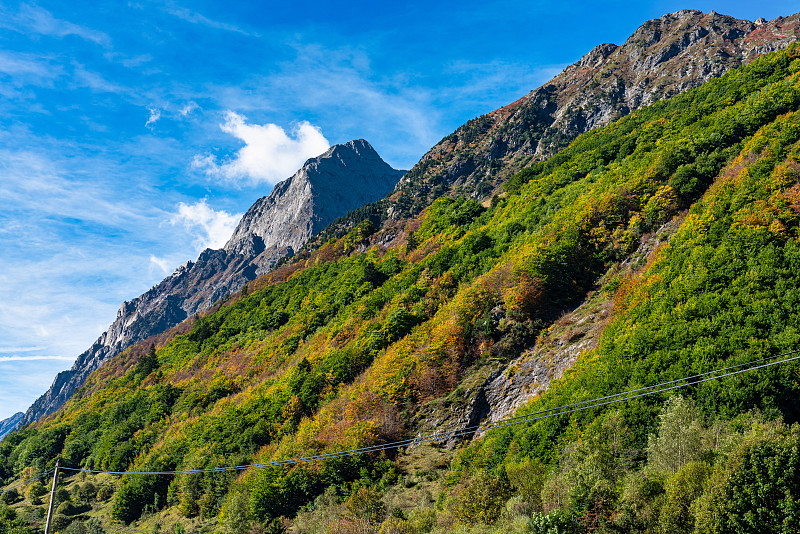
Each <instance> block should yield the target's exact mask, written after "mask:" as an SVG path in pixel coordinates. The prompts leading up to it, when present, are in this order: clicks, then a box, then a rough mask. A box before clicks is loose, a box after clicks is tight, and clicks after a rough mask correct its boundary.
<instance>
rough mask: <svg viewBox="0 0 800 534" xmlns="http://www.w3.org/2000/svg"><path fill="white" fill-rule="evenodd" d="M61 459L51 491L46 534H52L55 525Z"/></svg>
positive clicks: (58, 460)
mask: <svg viewBox="0 0 800 534" xmlns="http://www.w3.org/2000/svg"><path fill="white" fill-rule="evenodd" d="M60 464H61V458H58V459H56V470H55V472H54V473H53V487H52V488H51V489H50V503H49V504H48V505H47V523H46V524H45V526H44V534H50V525H51V524H52V523H53V507H54V506H55V504H56V486H58V468H59V466H60Z"/></svg>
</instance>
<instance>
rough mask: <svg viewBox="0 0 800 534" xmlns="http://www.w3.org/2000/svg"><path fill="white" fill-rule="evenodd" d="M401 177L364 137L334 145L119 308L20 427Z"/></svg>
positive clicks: (385, 190)
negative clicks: (223, 239)
mask: <svg viewBox="0 0 800 534" xmlns="http://www.w3.org/2000/svg"><path fill="white" fill-rule="evenodd" d="M404 172H405V171H399V170H395V169H393V168H391V167H390V166H389V165H388V164H387V163H386V162H384V161H383V160H382V159H381V157H380V156H379V155H378V153H377V152H375V150H374V149H373V148H372V146H371V145H370V144H369V143H368V142H366V141H365V140H363V139H359V140H356V141H350V142H348V143H345V144H343V145H335V146H333V147H331V148H330V149H328V151H326V152H325V153H324V154H322V155H321V156H319V157H316V158H312V159H309V160H308V161H307V162H306V163H305V164H304V165H303V167H302V168H301V169H300V170H299V171H297V172H296V173H295V174H294V176H292V177H291V178H288V179H287V180H284V181H283V182H280V183H279V184H277V185H276V186H275V187H274V189H273V190H272V192H271V193H270V194H269V196H266V197H262V198H260V199H259V200H257V201H256V202H255V204H253V206H252V207H251V208H250V209H249V210H248V211H247V213H246V214H245V215H244V217H243V218H242V220H241V221H240V222H239V224H238V226H237V227H236V230H235V231H234V233H233V236H232V237H231V238H230V240H229V241H228V243H227V244H226V245H225V247H223V248H222V249H220V250H211V249H206V250H204V251H203V252H202V253H200V256H199V257H198V258H197V261H195V262H192V261H189V262H186V263H185V264H184V265H182V266H180V267H178V269H177V270H176V271H175V272H174V273H172V274H171V275H170V276H168V277H167V278H165V279H164V280H162V281H161V282H160V283H159V284H158V285H157V286H155V287H153V288H152V289H150V290H149V291H148V292H146V293H144V294H143V295H141V296H139V297H137V298H135V299H133V300H132V301H130V302H124V303H123V304H122V306H121V307H120V309H119V311H118V312H117V318H116V319H115V321H114V323H113V324H112V325H111V326H110V327H109V329H108V330H107V331H106V332H105V333H103V335H101V336H100V338H98V340H97V341H95V343H94V344H93V345H92V346H91V347H90V348H89V349H88V350H86V351H85V352H84V353H83V354H81V355H80V356H79V357H78V359H77V360H76V361H75V364H74V365H73V366H72V369H70V370H68V371H63V372H61V373H59V374H58V376H56V379H55V381H54V382H53V385H52V386H51V387H50V389H49V390H48V391H47V392H46V393H45V394H44V395H42V396H41V397H39V399H37V400H36V402H35V403H34V404H33V405H32V406H31V407H30V408H29V409H28V411H27V413H26V414H25V416H24V418H23V419H22V421H21V424H27V423H31V422H33V421H36V420H37V419H39V418H41V417H43V416H45V415H48V414H50V413H52V412H54V411H55V410H57V409H58V408H59V407H60V406H62V405H63V404H64V403H65V402H66V401H67V399H69V398H70V397H71V396H72V395H73V394H74V393H75V391H77V390H78V388H80V386H81V385H83V383H84V382H85V381H86V378H87V377H88V376H89V375H90V374H91V373H92V372H93V371H94V370H96V369H97V368H99V367H100V366H101V365H103V364H104V363H105V362H107V361H108V360H109V359H111V358H113V357H114V356H115V355H117V354H119V353H121V352H122V351H124V350H125V349H126V348H128V347H129V346H131V345H133V344H135V343H138V342H140V341H143V340H145V339H147V338H148V337H150V336H153V335H155V334H159V333H161V332H164V331H165V330H167V329H168V328H171V327H172V326H175V325H176V324H178V323H180V322H181V321H183V320H184V319H186V318H187V317H190V316H191V315H193V314H195V313H197V312H202V311H204V310H206V309H208V308H210V307H211V306H212V305H213V304H214V303H215V302H217V301H218V300H220V299H221V298H224V297H225V296H227V295H229V294H230V293H233V292H236V291H239V290H240V289H241V288H242V287H243V286H244V285H245V284H246V283H247V282H248V281H250V280H254V279H255V278H257V277H258V276H260V275H261V274H264V273H266V272H268V271H269V270H271V269H272V267H273V266H274V265H275V264H276V263H277V262H278V261H279V260H280V259H281V258H283V257H285V256H291V255H292V254H293V253H294V251H296V250H297V249H299V248H300V247H301V246H303V244H304V243H305V242H306V241H307V240H308V239H309V238H310V237H311V236H313V235H314V234H316V233H317V232H319V231H320V230H322V229H323V228H324V227H325V226H326V225H328V224H329V223H331V222H332V221H333V220H334V219H336V218H337V217H340V216H342V215H344V214H346V213H347V212H348V211H351V210H354V209H356V208H358V207H360V206H362V205H364V204H366V203H368V202H372V201H375V200H378V199H380V198H382V197H383V196H384V195H386V194H387V193H388V192H390V191H391V190H392V188H393V187H394V186H395V184H396V183H397V181H398V180H399V179H400V178H401V176H402V175H403V173H404Z"/></svg>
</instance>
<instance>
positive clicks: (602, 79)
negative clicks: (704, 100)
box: [388, 10, 800, 220]
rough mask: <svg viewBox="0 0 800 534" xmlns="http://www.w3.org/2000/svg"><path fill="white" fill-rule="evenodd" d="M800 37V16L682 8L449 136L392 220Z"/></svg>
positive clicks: (476, 187)
mask: <svg viewBox="0 0 800 534" xmlns="http://www.w3.org/2000/svg"><path fill="white" fill-rule="evenodd" d="M799 36H800V14H795V15H792V16H790V17H779V18H777V19H774V20H771V21H765V20H763V19H759V20H757V21H756V22H750V21H747V20H740V19H735V18H733V17H729V16H726V15H720V14H718V13H715V12H713V11H712V12H711V13H702V12H700V11H697V10H683V11H678V12H676V13H671V14H667V15H664V16H663V17H661V18H659V19H655V20H651V21H648V22H646V23H644V24H643V25H642V26H641V27H640V28H639V29H637V30H636V32H634V34H633V35H631V36H630V38H628V40H627V41H626V42H625V43H624V44H623V45H621V46H617V45H615V44H608V43H607V44H601V45H598V46H596V47H594V48H593V49H592V50H591V51H590V52H589V53H587V54H586V55H585V56H584V57H583V58H581V60H580V61H578V62H577V63H575V64H573V65H570V66H568V67H567V68H566V69H564V71H563V72H561V73H560V74H559V75H557V76H556V77H555V78H553V79H552V80H550V81H549V82H548V83H546V84H544V85H543V86H541V87H539V88H538V89H536V90H534V91H531V92H530V93H529V94H527V95H525V96H524V97H522V98H520V99H519V100H517V101H516V102H513V103H511V104H509V105H507V106H505V107H502V108H500V109H498V110H495V111H493V112H491V113H488V114H486V115H483V116H481V117H478V118H476V119H473V120H471V121H469V122H467V123H466V124H465V125H463V126H461V127H460V128H458V129H457V130H456V131H455V132H453V133H452V134H450V135H448V136H447V137H445V138H444V139H442V140H441V141H440V142H439V143H438V144H437V145H436V146H434V147H433V148H432V149H431V150H430V151H428V153H427V154H425V155H424V156H423V157H422V159H421V160H420V161H419V163H417V164H416V165H415V166H414V168H412V169H411V170H410V171H409V172H408V174H406V176H405V177H404V178H403V179H402V180H401V181H400V183H399V184H398V186H397V190H396V191H395V193H394V194H393V196H392V197H391V200H392V202H391V204H390V205H389V207H388V216H389V218H390V219H395V220H396V219H402V218H404V217H408V216H411V215H415V214H417V213H419V212H420V211H421V210H422V209H424V208H425V207H426V206H428V205H429V204H430V203H431V202H432V201H433V200H434V199H435V198H436V197H439V196H442V195H451V196H452V195H467V196H471V197H473V198H478V199H484V198H488V197H490V196H492V194H494V193H496V192H497V191H498V188H499V187H500V185H501V184H502V183H503V182H504V181H505V180H506V179H507V178H509V177H510V176H511V175H512V174H513V173H515V172H517V171H518V170H520V169H522V168H524V167H526V166H529V165H531V164H533V163H535V162H537V161H541V160H543V159H545V158H547V157H548V156H550V155H552V154H553V153H555V152H556V151H557V150H558V149H560V148H562V147H564V146H566V145H567V144H569V143H570V142H571V141H572V140H573V139H575V138H576V137H577V136H578V135H580V134H582V133H584V132H586V131H588V130H590V129H592V128H596V127H598V126H604V125H606V124H609V123H611V122H613V121H615V120H617V119H619V118H620V117H622V116H624V115H627V114H629V113H631V112H632V111H634V110H636V109H638V108H640V107H642V106H645V105H647V104H651V103H653V102H656V101H658V100H662V99H665V98H668V97H670V96H674V95H676V94H678V93H681V92H683V91H686V90H687V89H691V88H693V87H697V86H699V85H701V84H703V83H704V82H707V81H709V80H711V79H712V78H715V77H719V76H721V75H723V74H725V73H726V72H728V71H729V70H731V69H734V68H736V67H739V66H741V65H743V64H745V63H747V62H749V61H752V60H753V59H755V58H756V57H758V56H760V55H763V54H766V53H768V52H772V51H775V50H779V49H782V48H785V47H787V46H789V45H790V44H791V43H794V42H795V41H797V40H798V37H799Z"/></svg>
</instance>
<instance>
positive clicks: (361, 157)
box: [223, 139, 405, 253]
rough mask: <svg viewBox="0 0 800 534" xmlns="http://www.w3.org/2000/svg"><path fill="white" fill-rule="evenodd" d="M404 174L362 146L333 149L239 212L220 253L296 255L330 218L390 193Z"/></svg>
mask: <svg viewBox="0 0 800 534" xmlns="http://www.w3.org/2000/svg"><path fill="white" fill-rule="evenodd" d="M404 173H405V171H398V170H395V169H393V168H392V167H390V166H389V165H388V164H387V163H386V162H385V161H383V159H381V157H380V156H379V155H378V153H377V152H375V149H374V148H372V145H370V144H369V143H368V142H367V141H365V140H364V139H357V140H355V141H350V142H347V143H344V144H341V145H334V146H332V147H331V148H329V149H328V150H327V151H326V152H325V153H324V154H322V155H320V156H317V157H316V158H311V159H309V160H308V161H306V162H305V164H304V165H303V167H302V168H301V169H300V170H298V171H297V172H296V173H295V174H294V175H293V176H292V177H291V178H289V179H287V180H284V181H283V182H280V183H279V184H277V185H276V186H275V188H274V189H273V190H272V193H270V194H269V196H266V197H262V198H260V199H259V200H257V201H256V202H255V203H254V204H253V206H252V207H251V208H250V209H249V210H248V211H247V213H245V215H244V217H242V220H241V221H240V222H239V225H238V226H237V227H236V230H235V231H234V232H233V235H232V236H231V238H230V240H228V242H227V243H226V244H225V247H223V248H224V250H226V251H228V252H235V253H252V252H253V251H258V252H259V253H260V251H262V250H265V249H272V248H275V249H288V250H290V251H296V250H297V249H299V248H300V247H301V246H303V244H305V242H306V241H308V239H309V237H311V236H312V235H314V234H316V233H317V232H319V231H320V230H322V229H323V228H324V227H325V226H327V225H328V224H329V223H331V222H332V221H333V220H334V219H335V218H336V217H338V216H340V215H343V213H344V212H342V206H347V209H346V210H345V212H346V211H350V210H352V209H355V208H357V207H359V206H361V205H363V204H366V203H368V202H370V201H372V200H376V199H378V198H381V197H382V196H383V195H384V194H386V193H387V192H388V191H391V190H392V188H393V187H394V185H395V184H396V183H397V181H398V180H399V179H400V178H401V177H402V175H403V174H404Z"/></svg>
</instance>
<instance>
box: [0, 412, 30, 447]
mask: <svg viewBox="0 0 800 534" xmlns="http://www.w3.org/2000/svg"><path fill="white" fill-rule="evenodd" d="M24 415H25V414H24V413H22V412H17V413H15V414H14V415H12V416H11V417H9V418H8V419H3V420H2V421H0V441H3V438H4V437H6V436H7V435H8V434H9V433H10V432H13V431H14V430H16V429H17V426H19V422H20V421H22V417H23V416H24Z"/></svg>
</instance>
